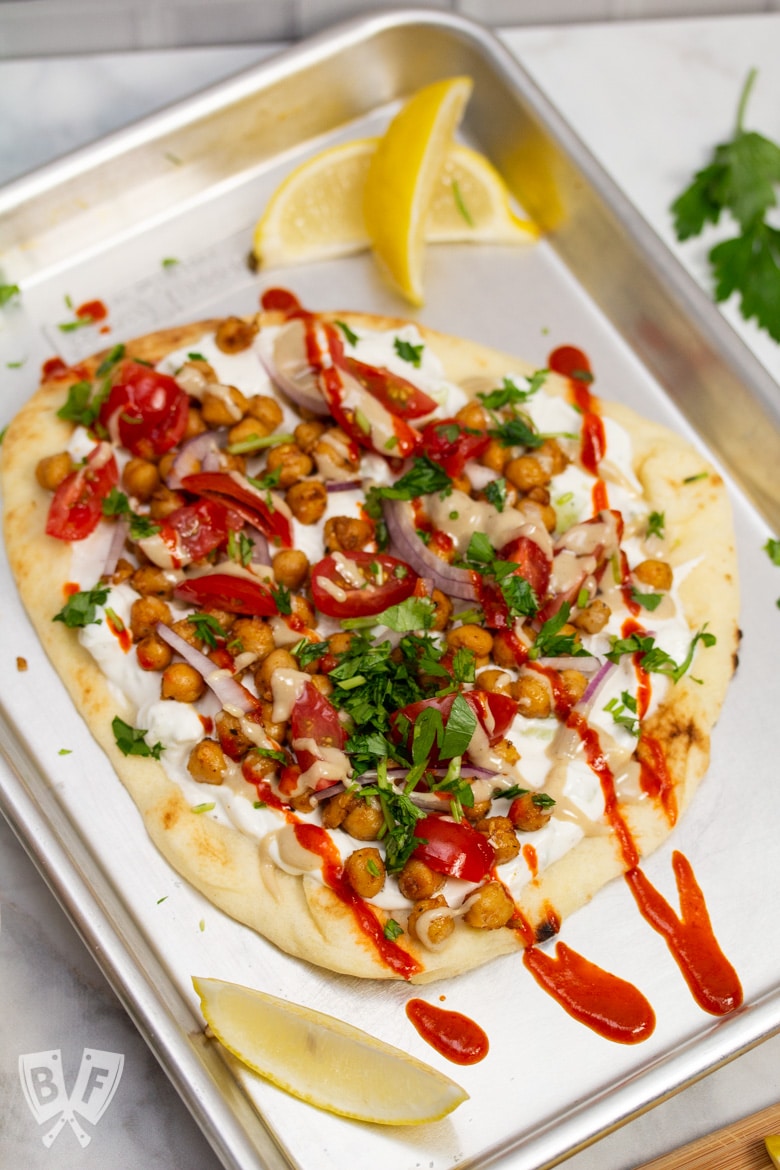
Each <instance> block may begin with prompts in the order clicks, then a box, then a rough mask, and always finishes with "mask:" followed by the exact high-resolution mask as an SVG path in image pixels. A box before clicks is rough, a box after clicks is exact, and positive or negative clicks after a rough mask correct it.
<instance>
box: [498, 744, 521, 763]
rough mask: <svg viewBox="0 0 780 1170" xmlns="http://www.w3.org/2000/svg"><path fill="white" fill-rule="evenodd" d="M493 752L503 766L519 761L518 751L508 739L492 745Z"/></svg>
mask: <svg viewBox="0 0 780 1170" xmlns="http://www.w3.org/2000/svg"><path fill="white" fill-rule="evenodd" d="M493 751H494V752H495V754H496V755H497V756H499V757H500V758H501V759H502V760H503V761H504V763H505V764H510V765H511V764H516V763H517V762H518V760H519V759H520V753H519V751H518V750H517V748H516V747H515V745H514V744H513V743H512V741H511V740H509V739H500V740H499V741H498V743H496V744H494V745H493Z"/></svg>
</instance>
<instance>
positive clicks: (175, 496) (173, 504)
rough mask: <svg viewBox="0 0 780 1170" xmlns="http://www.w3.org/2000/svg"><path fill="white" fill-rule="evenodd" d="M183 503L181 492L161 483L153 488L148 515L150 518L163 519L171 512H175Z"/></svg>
mask: <svg viewBox="0 0 780 1170" xmlns="http://www.w3.org/2000/svg"><path fill="white" fill-rule="evenodd" d="M183 504H184V496H183V495H182V494H181V492H175V491H173V490H172V489H171V488H168V487H165V485H164V484H161V485H160V487H158V488H155V490H154V491H153V492H152V495H151V498H150V500H149V515H150V517H151V518H152V520H165V518H166V517H167V516H170V514H171V512H175V511H176V509H177V508H181V507H182V506H183Z"/></svg>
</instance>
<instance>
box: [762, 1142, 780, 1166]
mask: <svg viewBox="0 0 780 1170" xmlns="http://www.w3.org/2000/svg"><path fill="white" fill-rule="evenodd" d="M764 1145H765V1146H766V1152H767V1153H768V1154H769V1157H770V1159H771V1161H772V1165H773V1166H777V1167H778V1170H780V1134H777V1133H773V1134H771V1135H770V1136H769V1137H766V1138H764Z"/></svg>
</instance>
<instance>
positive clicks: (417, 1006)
mask: <svg viewBox="0 0 780 1170" xmlns="http://www.w3.org/2000/svg"><path fill="white" fill-rule="evenodd" d="M406 1014H407V1016H408V1017H409V1019H410V1020H411V1021H412V1023H413V1024H414V1026H415V1028H416V1029H417V1031H418V1032H419V1033H420V1035H421V1036H422V1038H423V1040H425V1041H426V1043H428V1044H430V1045H431V1047H432V1048H435V1049H436V1051H437V1052H438V1053H439V1054H440V1055H441V1056H444V1057H445V1058H446V1059H447V1060H451V1061H452V1062H453V1064H478V1063H479V1061H480V1060H484V1059H485V1057H486V1056H487V1054H488V1048H489V1042H488V1038H487V1035H486V1034H485V1032H484V1031H483V1029H482V1028H480V1026H479V1024H477V1023H475V1022H474V1020H471V1019H469V1017H468V1016H464V1015H462V1014H461V1013H460V1012H452V1011H447V1010H445V1009H444V1008H439V1007H436V1006H435V1005H434V1004H431V1003H426V1002H425V1000H423V999H410V1000H409V1002H408V1003H407V1005H406Z"/></svg>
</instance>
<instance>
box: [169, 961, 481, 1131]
mask: <svg viewBox="0 0 780 1170" xmlns="http://www.w3.org/2000/svg"><path fill="white" fill-rule="evenodd" d="M192 983H193V986H194V988H195V990H196V992H197V993H198V995H199V996H200V1003H201V1010H202V1012H203V1015H204V1018H205V1019H206V1022H207V1023H208V1025H209V1028H210V1029H211V1031H212V1032H213V1033H214V1035H215V1036H216V1038H217V1039H218V1040H219V1041H220V1043H221V1044H222V1045H224V1047H225V1048H227V1049H228V1051H229V1052H232V1053H233V1055H234V1056H235V1057H237V1058H238V1060H240V1061H241V1063H242V1064H245V1065H246V1066H247V1067H248V1068H250V1069H252V1070H253V1071H254V1072H256V1073H259V1074H260V1076H262V1077H265V1078H266V1079H267V1080H269V1081H272V1082H273V1084H275V1085H278V1087H279V1088H280V1089H284V1090H285V1091H286V1092H288V1093H291V1094H292V1095H293V1096H295V1097H300V1099H301V1100H302V1101H307V1102H308V1103H309V1104H310V1105H316V1106H317V1107H318V1108H319V1109H326V1110H328V1111H329V1112H331V1113H338V1114H340V1115H341V1116H342V1117H352V1118H355V1119H356V1120H358V1121H370V1122H374V1123H375V1124H377V1125H421V1124H423V1123H424V1122H428V1121H438V1120H440V1119H441V1118H442V1117H445V1116H446V1115H447V1114H448V1113H451V1112H452V1110H453V1109H455V1108H456V1107H457V1106H458V1105H460V1104H461V1103H462V1102H463V1101H465V1100H467V1099H468V1093H466V1092H465V1091H464V1090H463V1089H462V1088H461V1087H460V1086H459V1085H457V1084H455V1082H454V1081H451V1080H450V1079H449V1077H446V1076H444V1074H443V1073H440V1072H438V1071H437V1070H436V1069H434V1068H431V1067H430V1066H429V1065H426V1064H423V1063H422V1061H419V1060H415V1059H414V1057H411V1056H408V1055H407V1054H406V1053H405V1052H402V1051H401V1050H400V1049H398V1048H393V1047H391V1046H390V1045H389V1044H384V1043H383V1042H382V1041H381V1040H377V1039H375V1038H374V1037H373V1036H369V1035H368V1034H367V1033H366V1032H361V1031H360V1030H359V1029H358V1028H354V1027H352V1025H351V1024H345V1023H343V1022H342V1021H341V1020H337V1019H335V1018H334V1017H333V1016H327V1015H324V1014H323V1013H322V1012H317V1011H313V1010H312V1009H311V1008H306V1007H301V1006H300V1005H298V1004H294V1003H289V1002H288V1001H287V1000H282V999H277V998H276V997H274V996H272V995H266V994H265V993H264V992H261V991H255V990H253V989H251V988H249V987H241V986H240V985H239V984H236V983H226V982H224V981H222V980H220V979H202V978H197V977H195V978H193V980H192Z"/></svg>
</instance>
